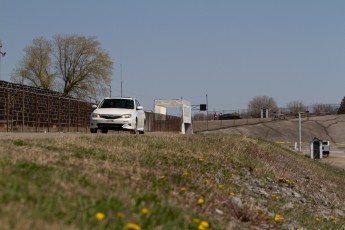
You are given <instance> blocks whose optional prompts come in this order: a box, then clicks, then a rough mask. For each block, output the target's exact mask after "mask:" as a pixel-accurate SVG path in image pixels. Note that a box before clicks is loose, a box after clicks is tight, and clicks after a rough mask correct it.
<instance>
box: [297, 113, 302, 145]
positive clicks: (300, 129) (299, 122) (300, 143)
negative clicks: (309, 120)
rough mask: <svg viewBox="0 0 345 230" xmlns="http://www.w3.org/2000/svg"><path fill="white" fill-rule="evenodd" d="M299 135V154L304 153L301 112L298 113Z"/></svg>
mask: <svg viewBox="0 0 345 230" xmlns="http://www.w3.org/2000/svg"><path fill="white" fill-rule="evenodd" d="M298 135H299V152H302V125H301V112H298Z"/></svg>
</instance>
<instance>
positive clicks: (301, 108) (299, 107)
mask: <svg viewBox="0 0 345 230" xmlns="http://www.w3.org/2000/svg"><path fill="white" fill-rule="evenodd" d="M286 107H287V108H288V109H289V111H290V113H293V114H298V112H305V111H306V106H305V105H304V104H303V102H302V101H298V100H297V101H291V102H289V103H287V105H286Z"/></svg>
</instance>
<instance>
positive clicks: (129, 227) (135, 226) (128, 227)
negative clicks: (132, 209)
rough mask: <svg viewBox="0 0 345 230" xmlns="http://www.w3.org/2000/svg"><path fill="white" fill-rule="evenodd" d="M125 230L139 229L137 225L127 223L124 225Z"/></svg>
mask: <svg viewBox="0 0 345 230" xmlns="http://www.w3.org/2000/svg"><path fill="white" fill-rule="evenodd" d="M125 228H126V229H128V230H141V227H140V226H139V225H137V224H134V223H128V224H126V227H125Z"/></svg>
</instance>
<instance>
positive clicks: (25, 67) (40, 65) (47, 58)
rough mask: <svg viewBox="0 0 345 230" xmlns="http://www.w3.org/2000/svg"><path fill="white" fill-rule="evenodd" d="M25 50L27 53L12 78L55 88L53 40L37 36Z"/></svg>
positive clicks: (20, 81) (19, 81)
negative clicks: (52, 64) (52, 65)
mask: <svg viewBox="0 0 345 230" xmlns="http://www.w3.org/2000/svg"><path fill="white" fill-rule="evenodd" d="M24 52H25V55H24V57H23V59H22V60H21V62H20V65H19V67H17V68H16V69H15V71H14V72H13V73H12V76H11V80H12V81H13V82H15V83H20V84H28V85H31V86H35V87H40V88H44V89H51V90H52V89H54V84H55V76H56V74H55V73H54V72H53V70H52V68H51V52H52V44H51V42H50V41H48V40H46V39H44V38H43V37H39V38H36V39H34V40H33V41H32V45H30V46H27V47H26V48H25V49H24Z"/></svg>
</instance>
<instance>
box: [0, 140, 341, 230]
mask: <svg viewBox="0 0 345 230" xmlns="http://www.w3.org/2000/svg"><path fill="white" fill-rule="evenodd" d="M0 152H1V154H0V202H1V208H0V229H124V227H125V226H126V225H127V224H128V223H135V224H137V225H138V226H140V227H141V229H198V228H199V229H202V228H204V229H242V228H247V229H255V228H260V229H274V228H282V229H289V228H290V229H291V228H292V229H293V228H294V229H296V228H298V227H300V228H305V229H316V228H327V229H332V228H333V229H339V228H341V226H342V225H344V223H345V222H344V216H343V214H344V211H345V210H344V206H345V204H344V200H345V194H344V193H343V191H344V190H345V177H344V174H343V173H341V172H339V171H336V170H335V169H333V168H330V167H328V166H327V165H324V164H320V163H319V162H316V161H311V160H309V159H307V158H305V157H302V156H299V155H296V154H295V153H294V152H291V151H289V150H286V149H283V148H281V147H280V146H278V145H276V144H273V143H271V142H267V141H264V140H260V139H255V138H250V137H245V136H230V135H225V136H221V135H193V136H181V135H176V136H149V135H94V136H85V137H78V138H77V137H75V138H73V137H68V138H59V139H41V140H35V139H33V140H13V141H7V140H6V141H5V140H2V141H1V143H0ZM198 202H199V203H198ZM98 212H101V213H103V214H105V218H104V219H102V220H99V219H97V218H96V213H98ZM202 221H206V222H207V223H208V225H209V226H208V227H206V226H202V223H203V224H205V222H202Z"/></svg>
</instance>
